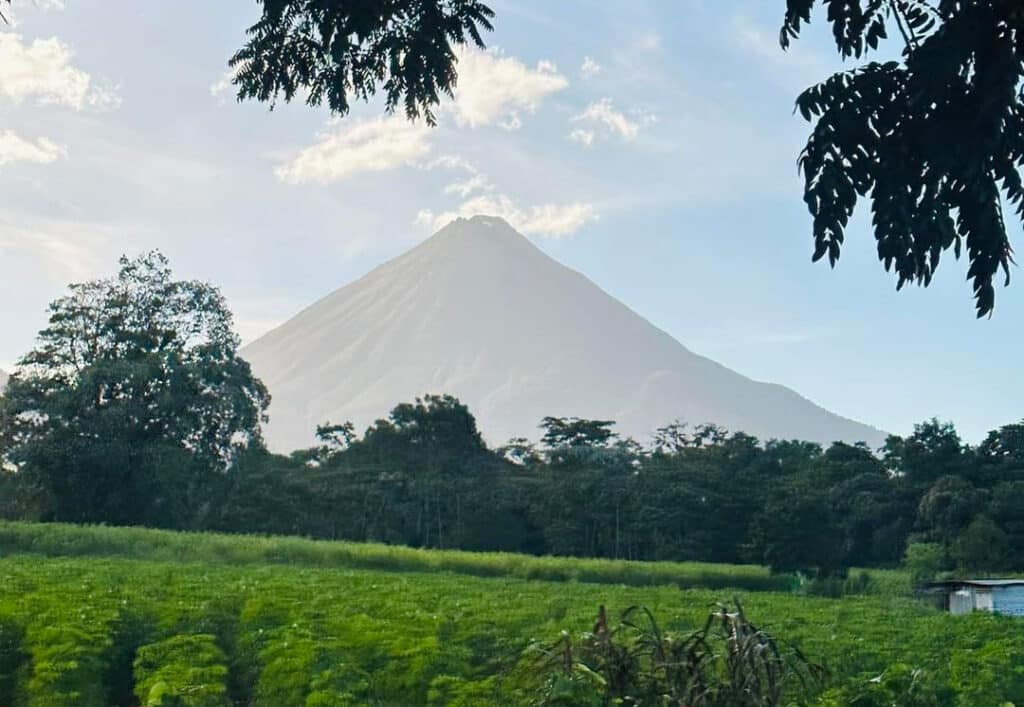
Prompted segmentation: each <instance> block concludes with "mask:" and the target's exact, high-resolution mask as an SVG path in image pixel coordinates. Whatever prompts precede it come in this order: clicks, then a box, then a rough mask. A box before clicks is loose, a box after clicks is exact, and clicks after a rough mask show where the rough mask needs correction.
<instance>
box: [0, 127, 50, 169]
mask: <svg viewBox="0 0 1024 707" xmlns="http://www.w3.org/2000/svg"><path fill="white" fill-rule="evenodd" d="M66 154H67V150H66V149H65V148H64V147H62V146H61V145H58V144H57V143H55V142H53V141H52V140H49V139H47V138H45V137H41V138H39V139H37V140H36V141H35V142H32V141H31V140H25V139H24V138H21V137H19V136H18V135H17V134H16V133H15V132H14V131H13V130H5V131H3V132H0V166H3V165H6V164H10V163H12V162H33V163H35V164H49V163H51V162H54V161H56V160H57V159H58V158H60V157H63V156H65V155H66Z"/></svg>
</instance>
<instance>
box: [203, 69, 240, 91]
mask: <svg viewBox="0 0 1024 707" xmlns="http://www.w3.org/2000/svg"><path fill="white" fill-rule="evenodd" d="M240 68H242V67H241V64H239V65H238V66H234V67H232V68H230V69H228V70H227V71H225V72H224V73H223V74H221V77H220V78H219V79H217V80H216V81H215V82H214V83H212V84H210V95H211V96H215V97H216V96H220V95H222V94H224V93H227V92H228V91H233V90H234V86H233V85H232V84H231V82H232V81H234V80H235V76H237V75H238V70H239V69H240Z"/></svg>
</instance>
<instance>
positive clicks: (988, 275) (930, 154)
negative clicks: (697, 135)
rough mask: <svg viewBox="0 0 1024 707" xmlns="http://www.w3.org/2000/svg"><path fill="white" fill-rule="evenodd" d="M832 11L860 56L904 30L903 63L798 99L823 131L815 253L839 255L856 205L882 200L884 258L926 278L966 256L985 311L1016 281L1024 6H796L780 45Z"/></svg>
mask: <svg viewBox="0 0 1024 707" xmlns="http://www.w3.org/2000/svg"><path fill="white" fill-rule="evenodd" d="M818 4H821V5H824V6H825V8H826V11H827V21H828V22H829V24H830V25H831V27H832V34H833V36H834V38H835V44H836V48H837V50H838V51H839V53H840V54H841V55H842V56H843V58H844V59H846V58H854V59H862V58H865V57H866V56H867V55H868V54H870V53H871V52H874V51H875V50H878V49H879V48H880V46H881V45H882V40H884V39H886V38H887V37H889V35H890V33H898V36H899V38H900V41H901V42H902V51H901V56H900V60H898V61H884V62H879V61H871V62H869V63H867V64H864V65H862V66H858V67H856V68H853V69H850V70H848V71H843V72H840V73H837V74H835V75H834V76H832V77H830V78H828V79H826V80H825V81H823V82H822V83H820V84H818V85H816V86H812V87H811V88H809V89H807V90H806V91H804V92H803V93H802V94H801V95H800V97H799V98H798V99H797V108H798V110H799V111H800V113H801V115H803V117H804V118H805V119H806V120H808V121H809V122H811V123H812V124H813V126H814V127H813V131H812V133H811V136H810V137H809V138H808V140H807V145H806V147H805V148H804V150H803V152H802V153H801V155H800V162H799V163H800V169H801V170H802V172H803V175H804V180H805V186H804V201H805V202H806V203H807V207H808V209H809V210H810V212H811V214H812V216H813V217H814V241H815V247H814V259H815V260H820V259H822V258H824V257H825V256H826V255H827V256H828V260H829V263H830V264H832V265H833V266H834V265H835V263H836V261H837V260H838V259H839V254H840V250H841V247H842V244H843V240H844V236H845V232H846V228H847V224H848V222H849V219H850V217H851V216H852V214H853V211H854V207H855V206H856V204H857V201H858V199H864V198H866V199H869V200H870V201H871V208H872V216H873V224H874V232H875V238H876V240H877V242H878V257H879V260H880V261H881V262H882V263H883V265H884V266H885V269H886V270H887V271H893V272H894V273H895V275H896V279H897V280H896V281H897V289H899V288H902V287H903V286H904V285H905V284H906V283H908V282H916V283H918V284H921V285H924V286H927V285H928V284H929V283H930V282H931V280H932V276H933V275H934V273H935V271H936V269H937V268H938V266H939V260H940V257H941V255H942V254H943V253H944V252H945V251H948V250H949V249H952V250H953V253H954V254H955V255H956V256H957V257H958V258H959V257H960V254H961V252H962V251H964V250H966V252H967V257H968V260H969V262H970V264H969V268H968V271H967V278H968V280H970V282H971V287H972V289H973V292H974V298H975V304H976V308H977V313H978V316H979V317H981V316H984V315H987V314H990V313H991V312H992V309H993V306H994V304H995V290H994V288H993V284H992V283H993V279H994V278H995V277H996V276H997V275H998V274H999V273H1000V272H1002V274H1003V276H1004V277H1005V279H1006V282H1007V283H1008V282H1009V266H1010V264H1011V263H1012V262H1013V260H1012V250H1011V247H1010V242H1009V238H1008V236H1007V225H1006V222H1005V221H1004V210H1003V206H1004V203H1006V204H1008V205H1009V206H1010V207H1012V208H1013V210H1014V212H1015V213H1016V215H1017V217H1018V218H1021V217H1024V201H1022V199H1024V183H1022V181H1021V177H1020V173H1019V171H1018V170H1019V167H1020V166H1021V165H1022V164H1024V107H1022V104H1021V90H1020V89H1021V80H1022V77H1024V31H1022V30H1024V8H1022V6H1021V4H1020V3H1019V2H1012V1H1010V0H820V3H819V2H818V0H787V8H786V15H785V21H784V23H783V27H782V31H781V34H780V40H781V44H782V46H783V48H786V47H788V46H789V44H790V42H791V40H793V39H795V38H796V37H797V36H799V34H800V32H801V31H802V30H803V27H804V25H805V24H807V23H808V22H809V21H810V19H811V14H812V10H813V9H814V7H815V6H816V5H818Z"/></svg>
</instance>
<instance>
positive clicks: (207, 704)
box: [135, 634, 231, 707]
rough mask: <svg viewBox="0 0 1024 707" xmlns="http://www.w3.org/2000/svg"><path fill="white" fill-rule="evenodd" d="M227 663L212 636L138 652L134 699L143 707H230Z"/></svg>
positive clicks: (179, 637) (185, 636)
mask: <svg viewBox="0 0 1024 707" xmlns="http://www.w3.org/2000/svg"><path fill="white" fill-rule="evenodd" d="M227 674H228V668H227V659H226V657H225V656H224V652H223V651H222V650H221V649H220V648H219V647H218V646H217V643H216V641H215V639H214V637H213V636H211V635H209V634H180V635H177V636H172V637H171V638H168V639H166V640H164V641H160V642H159V643H152V644H150V645H147V646H143V647H141V648H140V649H139V652H138V655H137V656H136V658H135V695H136V696H137V697H138V698H139V703H140V704H141V705H143V707H229V706H230V705H231V701H230V700H229V699H228V694H227V685H226V683H225V680H226V678H227Z"/></svg>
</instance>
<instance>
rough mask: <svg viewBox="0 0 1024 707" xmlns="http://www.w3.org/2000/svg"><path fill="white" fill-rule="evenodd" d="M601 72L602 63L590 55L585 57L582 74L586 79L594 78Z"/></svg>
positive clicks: (581, 69)
mask: <svg viewBox="0 0 1024 707" xmlns="http://www.w3.org/2000/svg"><path fill="white" fill-rule="evenodd" d="M600 73H601V65H600V64H598V63H597V62H596V61H594V60H593V59H591V58H590V57H589V56H585V57H583V65H582V66H580V76H582V77H583V78H585V79H592V78H594V77H595V76H597V75H598V74H600Z"/></svg>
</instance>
